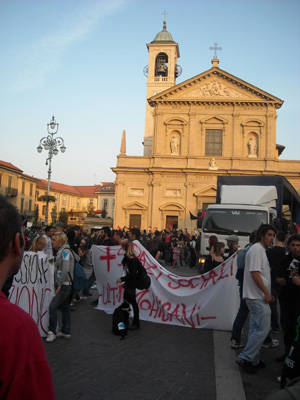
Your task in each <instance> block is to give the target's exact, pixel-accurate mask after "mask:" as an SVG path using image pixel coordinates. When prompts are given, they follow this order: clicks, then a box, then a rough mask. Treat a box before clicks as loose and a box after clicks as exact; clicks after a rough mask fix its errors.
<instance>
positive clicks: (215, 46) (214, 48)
mask: <svg viewBox="0 0 300 400" xmlns="http://www.w3.org/2000/svg"><path fill="white" fill-rule="evenodd" d="M209 50H214V58H218V55H217V51H220V50H222V47H221V46H218V43H214V45H213V46H210V48H209Z"/></svg>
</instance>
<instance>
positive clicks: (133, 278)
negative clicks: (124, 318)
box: [117, 241, 145, 330]
mask: <svg viewBox="0 0 300 400" xmlns="http://www.w3.org/2000/svg"><path fill="white" fill-rule="evenodd" d="M123 249H124V251H125V254H124V258H123V260H122V264H123V268H124V275H123V276H122V277H121V278H120V279H118V281H117V282H118V283H122V282H123V283H124V301H126V302H127V303H129V304H131V305H132V308H133V321H132V325H131V327H130V328H129V329H131V330H133V329H139V328H140V319H139V306H138V304H137V301H136V289H137V288H138V287H139V283H140V281H141V280H142V279H143V275H144V271H145V270H144V268H143V266H142V264H141V262H140V261H139V259H138V258H137V256H136V255H135V253H134V249H133V243H132V242H128V241H125V242H124V243H123Z"/></svg>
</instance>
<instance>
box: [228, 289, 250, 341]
mask: <svg viewBox="0 0 300 400" xmlns="http://www.w3.org/2000/svg"><path fill="white" fill-rule="evenodd" d="M240 301H241V302H240V308H239V311H238V313H237V315H236V317H235V320H234V323H233V327H232V332H231V340H236V341H237V342H238V343H241V334H242V330H243V326H244V324H245V322H246V320H247V318H248V314H249V310H248V307H247V304H246V300H245V299H243V284H242V283H241V284H240Z"/></svg>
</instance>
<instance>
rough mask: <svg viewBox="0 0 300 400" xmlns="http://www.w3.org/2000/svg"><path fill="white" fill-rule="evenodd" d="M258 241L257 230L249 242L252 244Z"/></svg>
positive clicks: (252, 233)
mask: <svg viewBox="0 0 300 400" xmlns="http://www.w3.org/2000/svg"><path fill="white" fill-rule="evenodd" d="M256 240H257V230H255V231H253V232H251V233H250V236H249V242H250V243H255V242H256Z"/></svg>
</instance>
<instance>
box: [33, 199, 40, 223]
mask: <svg viewBox="0 0 300 400" xmlns="http://www.w3.org/2000/svg"><path fill="white" fill-rule="evenodd" d="M38 221H39V206H38V204H37V205H36V206H35V208H34V212H33V220H32V225H34V226H37V224H38Z"/></svg>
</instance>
